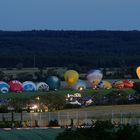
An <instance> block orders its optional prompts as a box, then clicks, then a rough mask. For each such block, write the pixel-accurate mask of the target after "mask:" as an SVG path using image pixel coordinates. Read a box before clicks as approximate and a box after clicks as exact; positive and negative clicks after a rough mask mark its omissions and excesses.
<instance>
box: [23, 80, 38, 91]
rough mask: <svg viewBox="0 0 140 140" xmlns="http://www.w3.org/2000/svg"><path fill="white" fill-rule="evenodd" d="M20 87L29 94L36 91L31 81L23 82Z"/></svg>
mask: <svg viewBox="0 0 140 140" xmlns="http://www.w3.org/2000/svg"><path fill="white" fill-rule="evenodd" d="M22 86H23V90H24V91H28V92H30V91H36V90H37V88H36V85H35V83H33V82H32V81H25V82H23V84H22Z"/></svg>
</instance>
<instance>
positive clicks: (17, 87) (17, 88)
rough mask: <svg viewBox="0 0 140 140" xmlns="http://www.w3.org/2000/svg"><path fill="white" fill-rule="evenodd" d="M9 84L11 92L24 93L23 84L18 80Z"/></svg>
mask: <svg viewBox="0 0 140 140" xmlns="http://www.w3.org/2000/svg"><path fill="white" fill-rule="evenodd" d="M8 84H9V86H10V88H9V90H10V91H11V92H22V91H23V88H22V83H21V82H19V81H17V80H12V81H10V82H9V83H8Z"/></svg>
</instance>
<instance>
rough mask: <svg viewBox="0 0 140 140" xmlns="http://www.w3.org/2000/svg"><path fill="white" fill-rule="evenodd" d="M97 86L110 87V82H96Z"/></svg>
mask: <svg viewBox="0 0 140 140" xmlns="http://www.w3.org/2000/svg"><path fill="white" fill-rule="evenodd" d="M98 87H99V88H103V89H110V88H112V85H111V83H110V82H109V81H101V82H100V83H99V84H98Z"/></svg>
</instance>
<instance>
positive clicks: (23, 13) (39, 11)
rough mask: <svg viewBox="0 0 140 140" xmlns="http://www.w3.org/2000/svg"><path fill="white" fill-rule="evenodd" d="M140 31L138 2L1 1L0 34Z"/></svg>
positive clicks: (117, 0)
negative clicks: (19, 31)
mask: <svg viewBox="0 0 140 140" xmlns="http://www.w3.org/2000/svg"><path fill="white" fill-rule="evenodd" d="M33 29H37V30H38V29H41V30H44V29H49V30H140V0H0V30H33Z"/></svg>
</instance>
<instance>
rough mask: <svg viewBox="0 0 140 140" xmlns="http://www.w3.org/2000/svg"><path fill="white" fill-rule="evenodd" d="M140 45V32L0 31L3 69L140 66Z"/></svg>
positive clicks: (0, 62) (0, 57) (0, 52)
mask: <svg viewBox="0 0 140 140" xmlns="http://www.w3.org/2000/svg"><path fill="white" fill-rule="evenodd" d="M139 46H140V32H139V31H48V30H46V31H23V32H6V31H0V67H15V66H16V65H17V64H18V63H22V65H23V66H24V67H34V66H37V67H46V66H68V65H71V64H78V65H79V66H86V67H88V68H90V67H93V66H94V67H121V66H122V65H123V66H126V67H127V66H132V65H133V66H137V65H138V64H139V62H140V47H139ZM9 62H10V63H9Z"/></svg>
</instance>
